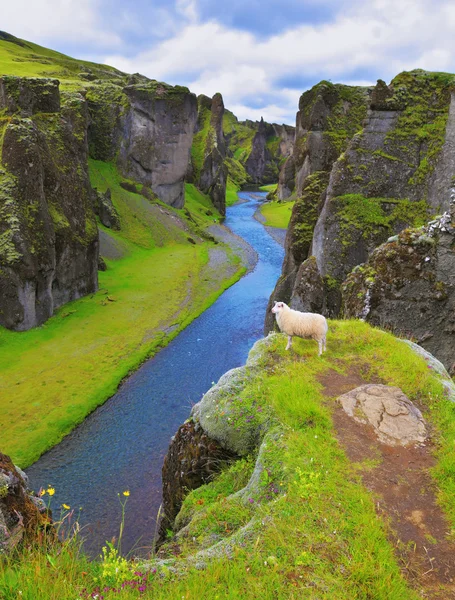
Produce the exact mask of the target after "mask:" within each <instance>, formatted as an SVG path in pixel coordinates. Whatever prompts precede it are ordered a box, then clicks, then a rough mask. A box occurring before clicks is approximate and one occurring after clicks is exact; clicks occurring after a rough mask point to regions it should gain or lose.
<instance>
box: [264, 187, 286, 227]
mask: <svg viewBox="0 0 455 600" xmlns="http://www.w3.org/2000/svg"><path fill="white" fill-rule="evenodd" d="M272 187H273V186H272ZM293 207H294V202H266V203H265V204H263V205H262V206H261V209H260V212H261V214H262V215H263V216H264V217H265V225H269V226H270V227H278V228H280V229H287V227H288V225H289V221H290V220H291V215H292V209H293Z"/></svg>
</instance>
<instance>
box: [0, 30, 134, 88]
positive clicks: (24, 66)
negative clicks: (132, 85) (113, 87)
mask: <svg viewBox="0 0 455 600" xmlns="http://www.w3.org/2000/svg"><path fill="white" fill-rule="evenodd" d="M18 41H19V42H20V43H22V44H23V45H19V44H18V43H12V42H11V41H6V40H4V39H0V74H1V75H18V76H21V77H56V78H58V79H60V80H61V82H62V84H63V86H62V87H63V88H68V87H73V86H74V85H75V84H76V85H77V87H80V84H81V82H82V81H83V80H82V79H81V77H80V74H81V72H84V70H87V71H89V70H90V71H91V72H92V73H93V74H94V75H96V76H97V77H98V78H100V79H107V78H116V77H119V78H121V77H124V76H125V74H124V73H121V72H120V71H118V70H117V69H114V68H113V67H109V66H108V65H100V64H96V63H92V62H88V61H81V60H76V59H74V58H71V57H69V56H66V55H65V54H61V53H60V52H55V51H54V50H50V49H48V48H44V47H43V46H38V44H33V43H32V42H25V41H22V40H18ZM81 67H82V68H81ZM85 83H88V82H85Z"/></svg>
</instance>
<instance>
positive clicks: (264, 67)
mask: <svg viewBox="0 0 455 600" xmlns="http://www.w3.org/2000/svg"><path fill="white" fill-rule="evenodd" d="M245 2H248V0H245ZM314 2H315V4H319V0H314ZM324 2H325V3H326V4H329V5H330V4H332V5H333V17H332V20H331V21H330V22H325V23H319V24H314V25H309V24H308V23H307V24H305V25H302V24H301V23H296V24H295V26H293V27H290V28H288V29H287V30H286V31H282V32H278V33H277V34H275V35H272V36H269V37H263V36H262V37H257V36H255V35H254V34H253V33H250V32H248V31H244V30H242V31H241V30H237V29H234V28H230V27H228V26H226V25H223V24H221V23H220V22H217V21H216V20H211V21H205V22H202V21H201V16H200V14H199V11H198V0H172V1H170V2H168V4H166V5H163V4H158V3H155V4H154V3H153V2H152V3H151V6H150V7H149V8H148V12H147V18H142V19H141V16H142V15H140V14H139V13H138V12H135V11H134V4H131V7H132V8H131V11H130V8H129V7H130V5H128V7H125V8H123V9H122V11H119V19H118V20H116V21H118V24H117V25H116V27H117V31H118V32H120V34H116V33H111V32H110V31H108V30H107V27H108V25H107V24H106V20H105V19H103V18H102V17H103V10H104V11H105V10H106V4H107V1H106V0H78V2H77V3H76V2H75V0H35V1H34V2H33V1H32V0H16V1H15V3H14V4H12V3H7V4H6V5H5V7H2V29H5V30H7V31H10V32H11V33H13V34H14V35H18V36H20V37H24V38H26V39H33V40H36V41H38V42H41V43H43V42H46V41H48V40H53V41H55V40H63V39H65V40H70V41H72V42H73V43H75V42H77V41H81V42H82V45H83V50H84V54H85V55H87V54H88V52H89V51H91V50H88V49H90V48H91V47H93V48H95V49H96V54H97V57H98V59H99V57H100V55H101V54H102V53H104V54H103V57H102V60H103V61H104V62H106V63H108V64H112V65H113V66H116V67H117V68H119V69H122V70H123V71H126V72H138V71H139V72H141V73H143V74H145V75H147V76H149V77H151V78H154V79H160V80H164V81H168V82H169V83H174V84H175V83H181V84H184V85H188V86H189V87H190V89H191V90H192V91H194V92H196V93H205V94H206V95H208V96H211V95H213V94H214V93H215V92H217V91H219V92H221V93H222V94H223V97H224V100H225V105H226V106H227V107H228V108H231V109H232V107H234V106H237V107H239V108H238V109H239V110H241V111H243V110H244V109H245V110H246V109H247V107H248V106H250V107H253V108H250V109H248V110H250V114H251V115H253V116H256V115H258V114H259V113H260V112H261V111H262V114H264V118H265V117H266V114H268V115H269V117H267V118H270V115H274V120H277V117H279V116H280V115H283V117H282V118H284V119H286V120H287V122H293V121H294V116H295V111H296V109H297V102H298V96H299V93H300V92H302V91H304V87H306V86H305V84H306V83H307V82H310V81H311V82H316V81H318V80H319V79H322V78H324V79H330V80H331V81H334V82H337V81H340V82H343V83H353V84H357V83H366V84H371V83H374V81H375V80H376V79H377V78H378V77H381V78H382V79H384V80H386V81H387V80H390V79H391V78H392V77H393V76H394V75H396V74H397V73H398V72H400V71H402V70H409V69H413V68H417V67H420V68H424V69H429V70H449V71H450V70H455V57H454V53H453V52H452V47H453V41H452V40H453V30H454V28H455V6H454V5H453V3H452V2H450V0H432V2H428V1H427V0H401V1H397V0H370V1H369V2H364V1H361V0H352V1H351V2H349V3H348V2H347V0H342V2H335V1H334V0H324ZM102 3H104V6H102ZM122 15H123V16H122ZM112 22H114V21H113V20H112ZM37 36H38V37H37ZM148 37H149V38H150V44H149V46H148V47H147V48H146V49H145V50H143V49H142V50H140V51H136V52H134V44H135V43H136V39H135V38H141V43H142V44H144V40H146V39H148ZM157 37H158V38H159V39H160V40H161V41H158V43H157V41H156V40H157ZM122 38H123V39H122ZM47 45H50V44H47ZM56 45H57V46H58V44H56ZM92 54H95V51H92ZM293 80H296V81H300V82H301V83H300V86H301V88H302V89H299V90H289V88H288V90H287V91H286V90H283V89H282V85H281V83H280V82H282V81H285V82H286V86H289V85H290V82H292V81H293ZM289 94H291V95H292V99H290V96H289ZM258 106H259V107H260V108H257V107H258ZM242 115H244V116H246V115H245V113H242Z"/></svg>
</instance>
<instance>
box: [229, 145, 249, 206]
mask: <svg viewBox="0 0 455 600" xmlns="http://www.w3.org/2000/svg"><path fill="white" fill-rule="evenodd" d="M225 163H226V165H227V168H228V180H227V185H226V206H232V205H233V204H235V203H236V202H237V200H238V196H237V192H239V191H240V190H241V188H242V187H243V186H244V185H245V184H246V183H248V181H249V177H248V173H247V172H246V171H245V167H244V166H243V165H242V163H241V162H240V161H238V160H236V159H235V158H232V157H229V156H228V157H226V159H225Z"/></svg>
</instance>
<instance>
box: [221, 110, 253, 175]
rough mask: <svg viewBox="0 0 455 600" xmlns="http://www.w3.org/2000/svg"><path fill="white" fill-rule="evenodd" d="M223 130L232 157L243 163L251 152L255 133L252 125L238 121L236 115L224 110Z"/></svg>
mask: <svg viewBox="0 0 455 600" xmlns="http://www.w3.org/2000/svg"><path fill="white" fill-rule="evenodd" d="M223 132H224V135H225V136H226V137H227V139H228V144H229V148H230V150H231V152H232V153H233V155H234V158H235V159H236V160H238V161H239V162H240V163H242V164H244V163H245V162H246V160H247V158H248V157H249V155H250V154H251V150H252V146H253V138H254V136H255V134H256V130H255V129H254V127H251V126H248V125H246V124H244V123H240V122H239V120H238V119H237V117H236V116H235V115H234V114H233V113H232V112H231V111H230V110H225V111H224V115H223Z"/></svg>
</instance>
